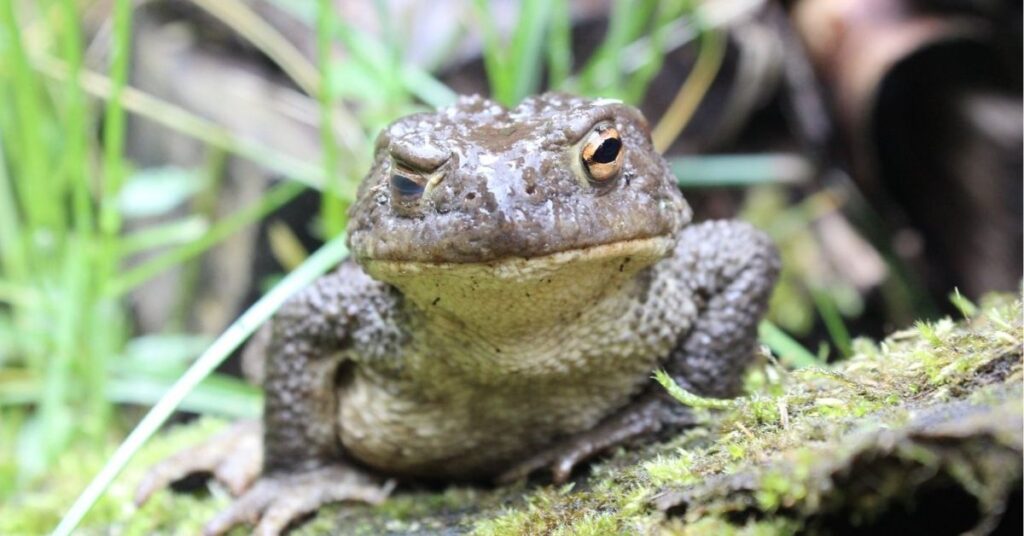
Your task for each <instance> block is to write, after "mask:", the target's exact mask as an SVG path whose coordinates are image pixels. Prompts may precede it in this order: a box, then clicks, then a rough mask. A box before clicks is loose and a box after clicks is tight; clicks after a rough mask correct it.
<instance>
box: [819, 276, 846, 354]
mask: <svg viewBox="0 0 1024 536" xmlns="http://www.w3.org/2000/svg"><path fill="white" fill-rule="evenodd" d="M811 298H813V299H814V306H815V307H816V308H817V309H818V314H819V315H821V320H822V322H824V323H825V330H826V331H828V334H829V337H831V339H832V343H833V344H835V345H836V348H837V349H838V350H839V354H840V355H841V356H843V357H844V358H845V357H850V355H851V354H852V353H853V350H852V344H851V342H850V332H849V330H847V329H846V324H845V323H844V322H843V317H842V315H841V314H839V308H838V307H836V302H835V300H834V299H833V298H832V296H831V295H829V293H828V292H827V291H826V290H824V289H813V288H812V289H811Z"/></svg>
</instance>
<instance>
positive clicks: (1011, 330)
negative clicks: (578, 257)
mask: <svg viewBox="0 0 1024 536" xmlns="http://www.w3.org/2000/svg"><path fill="white" fill-rule="evenodd" d="M979 310H980V311H982V312H981V313H979V314H977V315H974V316H971V317H970V318H968V319H966V320H964V321H960V322H953V321H951V320H943V321H938V322H932V323H918V324H917V325H915V326H914V327H913V328H910V329H907V330H903V331H899V332H897V333H894V334H893V335H892V336H890V337H889V338H888V339H886V340H885V341H882V342H880V343H876V342H873V341H870V340H867V339H856V340H854V342H853V348H854V353H855V355H854V356H853V357H851V358H850V359H848V360H846V361H843V362H842V363H840V364H838V365H836V366H834V367H811V368H803V369H799V370H795V371H790V370H786V369H783V368H781V367H780V366H778V365H777V364H774V363H772V362H770V361H766V362H764V363H762V364H761V365H760V366H758V367H757V368H755V370H752V371H751V373H750V377H749V378H748V380H747V382H746V383H745V385H746V386H747V388H748V389H749V393H748V395H747V396H745V397H743V398H740V399H737V400H736V401H733V402H731V403H730V404H729V405H727V406H722V405H719V406H717V407H718V409H713V410H712V409H704V410H702V411H706V412H707V417H708V420H707V423H706V424H705V425H704V426H702V427H698V428H695V429H691V430H689V431H687V432H685V433H683V434H680V435H679V436H677V437H675V438H674V439H672V440H670V441H667V442H664V443H660V444H648V445H646V446H641V447H639V448H634V449H632V450H620V451H619V452H618V453H617V454H615V455H614V456H611V457H609V458H606V459H605V460H603V461H602V462H599V463H597V464H594V465H592V466H591V469H590V471H589V474H588V475H587V476H581V477H580V478H578V479H577V480H576V481H575V482H574V483H573V484H572V485H569V486H561V487H554V486H529V487H527V486H525V485H524V484H520V485H516V486H506V487H501V488H494V489H490V488H474V487H466V486H450V487H447V488H443V489H413V490H410V489H401V490H400V491H399V492H397V493H396V494H395V495H394V496H393V497H392V498H391V499H389V500H388V501H386V502H385V503H384V504H382V505H379V506H376V507H370V506H366V505H337V506H332V507H329V508H324V509H323V510H322V511H321V512H320V514H319V515H317V516H316V517H315V518H314V519H313V520H311V521H310V522H309V523H307V524H305V525H303V526H302V527H301V528H300V529H299V530H298V531H297V532H298V533H299V534H320V533H327V532H333V533H337V532H339V531H340V532H344V533H345V534H368V535H369V534H436V533H441V532H447V533H473V534H479V535H488V536H490V535H493V536H499V535H500V536H506V535H519V534H552V535H569V534H574V535H575V534H581V535H588V534H594V535H597V534H601V535H603V534H637V533H641V534H643V533H652V532H661V533H664V534H687V535H701V534H716V535H717V534H751V535H756V534H793V533H798V532H811V533H813V532H816V531H818V532H821V531H827V530H828V528H829V527H832V526H835V525H836V524H837V523H838V524H845V525H852V526H857V527H860V528H865V529H868V528H871V527H874V526H875V525H877V524H880V523H884V522H885V520H886V515H887V512H890V511H892V510H893V509H900V508H902V509H906V510H907V511H908V512H911V513H913V512H914V510H913V509H914V505H915V504H918V503H920V501H922V500H924V499H922V498H921V497H922V496H918V495H916V493H917V491H916V490H918V489H925V488H927V487H928V486H936V485H941V486H945V488H943V489H948V490H950V491H949V493H954V494H957V493H959V494H962V495H963V496H964V497H967V498H970V499H971V500H974V501H976V502H977V504H978V505H979V506H978V511H979V514H978V519H979V521H978V523H986V522H988V523H991V522H992V520H993V519H996V518H997V516H998V513H999V512H1000V509H1001V507H1002V504H1003V501H1005V498H1006V494H1007V490H1009V489H1012V487H1013V486H1017V487H1019V482H1020V474H1021V469H1020V467H1021V463H1020V460H1021V455H1020V452H1021V443H1022V441H1024V440H1022V438H1021V429H1020V423H1021V415H1022V413H1024V411H1022V409H1021V397H1022V392H1024V389H1022V372H1021V370H1022V366H1021V347H1022V344H1024V327H1022V319H1021V304H1020V302H1018V301H1014V300H1010V299H1007V298H1005V297H1003V298H998V297H997V298H990V299H988V300H987V301H985V302H984V303H982V304H981V306H980V307H979ZM723 408H724V409H723ZM222 425H223V423H220V422H217V421H212V420H202V421H199V422H197V423H194V424H190V425H187V426H178V427H174V428H172V429H171V430H170V431H169V432H168V433H166V434H164V435H162V436H161V437H160V438H159V439H158V440H157V441H155V442H154V443H153V444H152V445H149V446H148V447H147V448H146V449H145V450H144V451H143V453H142V454H141V455H140V456H139V458H138V459H137V460H135V461H134V462H133V464H132V465H131V466H130V467H129V468H128V469H127V470H126V472H125V473H124V474H123V475H122V476H121V477H120V478H119V479H118V480H117V482H116V484H115V485H114V486H113V487H111V489H110V490H108V492H107V494H106V495H105V496H104V498H103V499H102V501H101V502H100V503H99V504H98V505H97V507H96V508H95V509H94V510H93V511H92V512H91V513H90V515H89V517H88V518H87V519H86V522H85V524H84V526H83V530H82V533H83V534H101V533H102V534H106V533H111V532H116V533H121V534H149V533H153V532H161V533H168V534H193V533H196V532H197V531H198V530H199V527H200V526H201V525H202V523H203V522H204V521H205V520H207V519H209V518H210V517H211V516H212V515H213V514H214V513H215V512H216V511H218V510H220V509H221V508H223V507H225V506H226V505H227V504H228V501H229V498H228V497H227V495H226V493H224V492H223V491H222V490H220V489H219V488H218V487H217V486H216V485H210V486H207V488H205V489H206V490H207V491H206V492H204V493H200V494H187V493H171V492H161V493H158V494H157V495H155V496H154V497H153V498H152V499H151V501H150V502H149V503H148V504H147V505H146V506H145V507H144V508H142V509H135V508H134V506H132V505H131V502H130V500H131V495H132V491H133V488H134V486H135V485H136V484H137V482H138V479H139V477H140V476H141V474H142V470H143V469H144V468H145V467H147V466H148V465H149V464H151V463H153V462H155V461H157V460H159V459H161V458H162V457H164V456H166V455H168V454H170V453H172V452H175V451H177V450H178V449H179V448H181V447H182V446H185V445H191V444H194V443H195V442H197V441H199V440H201V439H203V438H205V437H207V436H209V435H210V434H211V433H213V432H214V431H215V430H217V429H219V428H220V427H221V426H222ZM112 447H113V443H112V444H111V449H112ZM108 455H109V451H107V452H88V451H84V452H76V453H75V454H74V455H73V456H68V457H66V459H64V460H61V463H60V464H59V466H58V468H57V470H56V471H55V472H54V473H53V474H52V475H51V476H50V477H49V478H47V479H45V480H43V481H41V482H39V483H38V485H37V486H36V487H35V491H34V492H32V493H29V494H23V495H21V496H19V497H16V498H15V499H14V500H12V501H9V502H8V503H7V504H4V505H2V506H0V534H39V533H45V532H47V531H49V530H50V529H52V527H53V525H54V524H55V523H56V521H57V519H58V516H60V515H61V514H62V513H63V511H64V509H65V508H67V506H68V505H69V504H70V502H71V500H72V499H73V498H74V496H75V495H76V494H77V493H78V492H79V491H80V490H81V489H82V487H84V485H85V484H86V483H87V479H88V478H89V477H91V476H92V475H93V474H94V473H95V471H96V470H98V469H99V467H100V466H101V464H102V462H103V461H104V460H105V458H106V456H108ZM965 500H966V499H965ZM940 510H941V509H940ZM940 513H941V512H940ZM986 520H987V521H986ZM342 528H343V530H342ZM968 528H969V527H968ZM965 530H966V529H965ZM237 532H238V533H239V534H244V533H245V530H240V531H237Z"/></svg>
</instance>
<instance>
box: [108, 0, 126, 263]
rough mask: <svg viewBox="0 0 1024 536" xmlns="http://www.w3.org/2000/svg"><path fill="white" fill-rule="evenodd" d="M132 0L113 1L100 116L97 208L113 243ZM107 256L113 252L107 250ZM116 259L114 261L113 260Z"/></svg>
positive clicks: (118, 221) (117, 218)
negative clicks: (108, 62)
mask: <svg viewBox="0 0 1024 536" xmlns="http://www.w3.org/2000/svg"><path fill="white" fill-rule="evenodd" d="M132 9H133V8H132V2H131V0H117V1H116V2H115V3H114V42H113V46H112V48H111V56H112V59H111V66H110V82H111V85H110V100H109V101H107V108H106V112H105V114H104V117H103V196H102V204H101V207H100V229H101V230H102V231H103V234H104V235H106V237H107V239H108V240H109V241H110V242H111V244H110V245H111V246H113V241H114V240H115V239H116V236H117V233H118V232H119V231H120V230H121V215H120V212H119V211H118V210H117V196H118V193H119V192H120V191H121V184H122V182H123V181H124V177H125V169H126V167H125V162H124V132H125V111H124V105H123V103H122V102H121V96H122V94H123V93H124V88H125V86H126V85H127V84H128V66H129V64H130V57H131V56H130V52H131V51H130V48H131V23H132ZM108 255H112V253H110V252H108ZM114 262H116V260H114Z"/></svg>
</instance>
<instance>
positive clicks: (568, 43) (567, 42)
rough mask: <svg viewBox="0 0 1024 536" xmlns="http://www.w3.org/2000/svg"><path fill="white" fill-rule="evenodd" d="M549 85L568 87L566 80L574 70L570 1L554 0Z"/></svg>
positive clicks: (550, 26) (549, 49) (549, 28)
mask: <svg viewBox="0 0 1024 536" xmlns="http://www.w3.org/2000/svg"><path fill="white" fill-rule="evenodd" d="M547 49H548V86H549V87H551V88H553V89H566V90H568V89H569V88H566V87H565V85H566V80H568V79H569V73H570V72H571V71H572V20H571V19H570V17H569V3H568V2H565V1H558V2H553V6H552V7H551V20H550V23H549V25H548V43H547Z"/></svg>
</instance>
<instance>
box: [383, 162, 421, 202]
mask: <svg viewBox="0 0 1024 536" xmlns="http://www.w3.org/2000/svg"><path fill="white" fill-rule="evenodd" d="M389 182H390V184H391V194H392V195H393V196H394V197H395V198H397V199H400V200H404V201H412V200H415V199H418V198H419V197H420V196H421V195H423V189H424V187H425V186H426V181H424V179H423V177H421V176H420V175H418V174H416V173H412V172H409V171H407V170H404V169H399V168H396V169H395V170H394V171H393V172H392V174H391V180H390V181H389Z"/></svg>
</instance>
